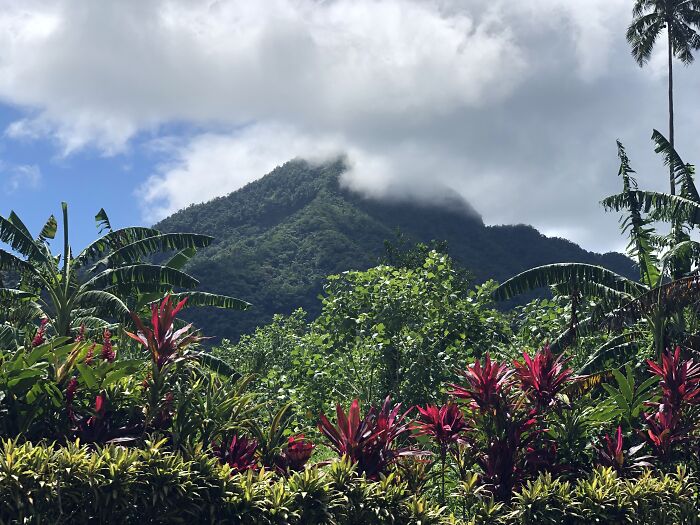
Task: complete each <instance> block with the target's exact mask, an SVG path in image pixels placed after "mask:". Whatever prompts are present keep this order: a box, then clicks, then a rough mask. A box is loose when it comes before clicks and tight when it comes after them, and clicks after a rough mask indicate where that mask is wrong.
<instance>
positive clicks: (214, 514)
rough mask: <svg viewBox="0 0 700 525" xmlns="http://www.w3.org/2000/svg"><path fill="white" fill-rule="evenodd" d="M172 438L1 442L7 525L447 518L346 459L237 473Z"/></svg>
mask: <svg viewBox="0 0 700 525" xmlns="http://www.w3.org/2000/svg"><path fill="white" fill-rule="evenodd" d="M163 447H164V443H163V442H159V443H153V442H149V443H146V446H145V447H144V448H142V449H126V448H121V447H114V446H107V447H104V448H98V449H95V450H91V449H89V448H87V447H86V446H84V445H78V444H77V443H76V444H69V445H67V446H66V447H60V448H55V447H53V446H51V445H43V444H42V445H33V444H30V443H23V444H20V443H19V442H18V441H15V440H6V441H3V442H2V444H1V445H0V501H2V504H1V505H0V522H1V523H53V524H63V523H66V524H68V523H107V524H108V523H114V524H117V523H118V524H140V525H141V524H144V523H181V522H182V523H241V524H264V523H277V524H309V523H336V524H338V525H345V524H347V525H350V524H358V525H359V524H366V523H376V524H384V523H386V524H389V523H423V524H439V523H446V522H447V517H446V515H445V513H444V511H443V510H442V509H440V508H437V507H435V506H433V505H430V504H428V503H426V502H425V501H424V500H422V499H420V498H418V497H416V496H414V495H413V494H411V492H410V491H409V490H407V487H406V485H405V484H403V483H401V482H398V481H397V480H396V479H395V478H394V475H393V474H392V475H389V476H388V477H386V478H382V479H381V480H380V481H379V482H369V481H367V480H366V479H365V478H363V477H358V476H357V474H356V472H355V470H354V467H353V466H352V465H351V464H350V463H349V462H345V461H339V462H336V463H334V464H332V465H330V466H329V467H328V468H327V469H324V470H321V469H316V468H313V469H306V470H302V471H300V472H294V473H293V474H292V475H291V476H290V477H289V478H287V479H285V478H281V479H277V478H275V477H274V476H273V475H272V474H271V473H270V472H268V471H264V470H263V471H259V472H254V471H248V472H245V473H242V474H233V473H232V470H231V469H230V468H229V467H228V466H227V465H224V466H220V465H219V464H218V462H217V461H216V460H215V459H213V458H211V457H209V456H206V455H203V454H201V453H197V454H195V455H194V456H193V457H192V458H191V459H185V458H183V457H182V456H181V455H179V454H176V453H173V452H168V451H166V450H165V449H164V448H163Z"/></svg>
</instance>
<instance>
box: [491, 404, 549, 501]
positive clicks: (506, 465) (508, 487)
mask: <svg viewBox="0 0 700 525" xmlns="http://www.w3.org/2000/svg"><path fill="white" fill-rule="evenodd" d="M498 427H499V428H498V429H497V430H496V432H495V433H494V435H492V436H487V443H486V448H485V450H484V452H483V453H482V454H481V455H479V456H477V462H478V463H479V465H480V466H481V468H482V470H483V475H482V479H483V481H484V484H485V485H486V486H487V487H488V488H489V490H490V491H491V493H492V494H493V496H494V498H496V499H497V500H499V501H508V500H509V499H510V497H511V494H512V493H513V489H514V488H515V487H516V486H518V485H519V484H520V483H522V481H523V480H524V479H525V478H526V476H527V475H528V473H530V472H531V471H535V472H536V471H538V470H539V469H541V468H542V467H543V466H549V465H550V464H551V463H552V462H553V458H552V456H553V455H554V454H555V453H556V446H551V445H552V444H551V443H546V444H543V443H538V442H537V439H538V437H539V436H540V435H541V434H542V432H543V431H542V430H541V429H539V428H538V420H537V418H536V417H534V415H533V414H532V413H527V414H522V413H518V414H513V413H508V414H504V416H503V418H502V419H501V421H500V422H499V424H498ZM543 445H548V446H543Z"/></svg>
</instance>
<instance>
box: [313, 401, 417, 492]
mask: <svg viewBox="0 0 700 525" xmlns="http://www.w3.org/2000/svg"><path fill="white" fill-rule="evenodd" d="M335 411H336V417H337V421H336V423H335V424H333V423H331V422H330V421H329V420H328V418H327V417H326V416H325V414H323V413H321V415H320V422H319V424H318V429H319V431H320V432H321V434H323V435H324V436H326V438H327V439H328V441H329V442H330V446H331V448H332V449H333V450H335V451H336V452H337V453H338V454H339V455H341V456H347V458H348V459H349V460H350V461H352V462H353V463H356V464H357V468H358V471H359V472H360V473H364V474H365V475H366V476H367V477H368V478H369V479H376V478H377V477H378V476H379V474H380V473H382V472H384V471H385V470H386V468H387V467H388V466H389V465H390V464H391V463H393V462H394V461H395V460H396V459H397V458H399V457H401V456H409V455H417V454H418V452H417V451H415V450H413V449H410V448H407V447H400V446H397V445H396V443H395V442H396V441H397V440H398V439H399V438H400V437H401V436H403V435H404V434H406V433H407V432H408V430H409V425H408V423H407V422H406V421H405V419H406V416H407V414H408V413H409V412H410V411H411V410H410V409H409V410H408V411H406V412H404V413H403V414H401V413H400V411H401V403H398V404H397V405H395V406H394V407H392V406H391V397H390V396H387V398H386V399H385V400H384V404H383V405H382V408H381V409H380V410H377V409H376V407H371V408H370V409H369V411H368V412H367V414H366V415H365V417H363V418H360V403H359V401H358V400H357V399H355V400H354V401H353V402H352V405H351V406H350V410H349V411H348V413H347V415H346V414H345V412H344V411H343V409H342V407H341V406H340V405H336V409H335Z"/></svg>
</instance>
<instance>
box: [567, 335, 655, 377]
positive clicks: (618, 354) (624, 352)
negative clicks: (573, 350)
mask: <svg viewBox="0 0 700 525" xmlns="http://www.w3.org/2000/svg"><path fill="white" fill-rule="evenodd" d="M645 335H646V334H645V333H644V332H625V333H622V334H620V335H617V336H615V337H613V338H612V339H610V340H609V341H606V342H605V343H604V344H602V345H601V346H599V347H598V348H597V349H596V350H595V351H594V352H593V353H592V354H591V356H590V357H589V358H588V359H587V360H586V362H585V363H584V364H583V365H582V366H581V368H579V369H578V370H577V371H576V374H577V375H585V374H589V373H592V372H593V371H594V370H600V368H601V365H602V364H603V363H605V362H606V361H609V360H611V359H615V360H617V361H619V360H620V358H622V361H623V362H622V363H620V362H617V363H616V364H615V366H616V367H618V368H619V366H621V365H622V364H624V361H627V360H629V358H632V357H634V356H636V355H637V351H638V349H639V342H640V341H644V338H645Z"/></svg>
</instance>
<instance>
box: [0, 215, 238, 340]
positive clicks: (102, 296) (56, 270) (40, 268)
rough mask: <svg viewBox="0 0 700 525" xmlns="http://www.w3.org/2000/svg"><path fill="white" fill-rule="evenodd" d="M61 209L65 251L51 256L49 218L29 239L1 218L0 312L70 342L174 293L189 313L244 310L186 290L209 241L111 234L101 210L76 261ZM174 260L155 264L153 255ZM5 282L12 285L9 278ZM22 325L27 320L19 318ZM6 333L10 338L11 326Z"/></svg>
mask: <svg viewBox="0 0 700 525" xmlns="http://www.w3.org/2000/svg"><path fill="white" fill-rule="evenodd" d="M62 208H63V224H62V227H63V228H62V229H63V252H62V254H61V255H58V256H56V255H53V254H52V253H51V249H50V244H49V241H50V240H51V239H53V238H54V237H55V235H56V232H57V230H58V221H57V220H56V219H55V217H53V216H51V217H49V219H48V220H47V221H46V224H45V225H44V227H43V228H42V230H41V233H40V234H39V235H38V236H36V237H34V236H32V235H31V233H30V232H29V229H28V228H27V227H26V226H25V225H24V223H23V222H22V220H21V219H20V218H19V217H18V216H17V215H16V214H15V213H14V212H12V213H10V215H9V216H8V217H2V216H0V242H3V243H5V244H6V245H7V246H8V247H9V248H10V250H9V251H8V250H2V249H0V271H2V272H5V277H6V278H5V280H4V282H3V281H2V280H0V309H2V310H3V311H5V312H7V311H13V310H17V311H20V312H25V311H29V312H34V315H37V314H38V315H41V316H43V317H44V318H46V319H47V320H48V321H49V323H50V325H51V326H52V327H53V329H54V330H55V332H56V334H57V335H58V336H62V337H70V336H71V335H72V334H73V333H74V331H75V330H76V329H77V328H78V327H79V326H80V325H86V326H88V327H92V328H102V327H105V326H107V325H108V324H110V322H113V321H121V322H129V318H130V312H131V311H138V310H139V309H141V308H142V307H143V306H145V305H146V304H147V303H150V302H153V301H156V300H158V299H159V298H161V297H162V296H163V295H164V294H166V293H171V292H173V290H175V291H177V290H180V293H174V294H173V299H179V298H180V297H181V296H184V295H186V296H187V297H188V301H187V306H216V307H221V308H231V309H237V310H244V309H246V308H247V307H248V306H249V305H248V303H246V302H245V301H241V300H239V299H235V298H233V297H227V296H222V295H217V294H210V293H206V292H197V291H187V292H185V290H191V289H192V288H193V287H195V286H197V284H198V281H197V280H196V279H195V278H194V277H192V276H190V275H188V274H187V273H185V272H183V271H182V270H181V268H182V265H183V264H184V263H185V262H186V261H187V260H188V259H189V258H190V257H191V256H192V255H194V253H195V251H196V250H197V249H198V248H203V247H205V246H208V245H209V244H210V243H211V240H212V238H211V237H208V236H206V235H199V234H194V233H163V232H160V231H158V230H155V229H153V228H142V227H130V228H122V229H117V230H113V229H112V227H111V225H110V223H109V218H108V217H107V214H106V213H105V212H104V210H100V212H99V213H98V214H97V215H96V217H95V219H96V222H97V225H98V228H100V229H101V231H100V233H101V234H102V233H103V232H105V231H106V233H104V235H101V236H100V237H99V238H98V239H97V240H96V241H94V242H92V243H91V244H90V245H88V246H87V247H86V248H85V249H84V250H83V251H81V252H80V253H79V254H77V255H75V256H74V255H73V250H72V249H71V246H70V243H69V238H68V206H67V205H66V203H62ZM168 251H175V252H176V254H175V256H174V257H172V258H171V259H169V260H166V261H164V262H161V263H158V262H155V261H154V260H153V257H154V256H158V255H159V254H161V253H165V252H168ZM8 275H9V278H8ZM24 317H25V318H26V315H25V316H24ZM2 328H4V330H5V332H7V329H8V328H11V327H7V326H5V327H0V332H2V331H3V330H2Z"/></svg>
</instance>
